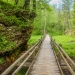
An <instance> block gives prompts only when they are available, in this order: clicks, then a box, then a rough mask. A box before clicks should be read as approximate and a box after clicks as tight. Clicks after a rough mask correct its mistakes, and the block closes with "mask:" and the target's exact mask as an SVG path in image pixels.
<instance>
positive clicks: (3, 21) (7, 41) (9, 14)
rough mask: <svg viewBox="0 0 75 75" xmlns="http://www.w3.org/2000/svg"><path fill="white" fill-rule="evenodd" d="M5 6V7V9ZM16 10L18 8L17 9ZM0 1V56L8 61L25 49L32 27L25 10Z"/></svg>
mask: <svg viewBox="0 0 75 75" xmlns="http://www.w3.org/2000/svg"><path fill="white" fill-rule="evenodd" d="M5 6H6V7H5ZM17 8H18V7H17ZM17 8H16V7H15V6H12V5H10V4H7V3H4V2H1V1H0V45H1V46H0V55H1V56H5V57H6V59H7V61H9V59H8V57H9V56H10V59H11V60H13V58H11V57H12V56H13V55H14V56H15V57H14V56H13V57H14V59H15V58H16V57H17V56H18V55H19V54H20V52H21V51H23V50H26V49H27V42H28V40H29V38H30V36H31V33H32V30H33V26H32V21H31V20H29V19H28V18H29V16H30V15H29V14H26V13H27V12H25V10H23V9H21V8H18V9H17Z"/></svg>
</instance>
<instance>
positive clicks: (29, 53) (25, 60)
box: [1, 35, 45, 75]
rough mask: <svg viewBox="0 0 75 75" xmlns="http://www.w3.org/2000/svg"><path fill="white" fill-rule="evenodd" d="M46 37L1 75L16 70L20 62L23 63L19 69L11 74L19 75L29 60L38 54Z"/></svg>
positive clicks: (6, 74)
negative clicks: (38, 49)
mask: <svg viewBox="0 0 75 75" xmlns="http://www.w3.org/2000/svg"><path fill="white" fill-rule="evenodd" d="M44 37H45V35H44V36H43V37H41V39H40V40H39V41H38V42H37V43H36V44H35V45H34V46H32V47H31V48H30V49H29V50H28V51H27V52H26V53H24V54H23V55H22V56H21V57H20V58H18V59H17V60H16V61H15V62H14V63H13V64H12V65H11V66H10V67H8V68H7V69H6V70H5V71H4V72H3V73H2V74H1V75H8V74H9V73H11V72H12V70H13V69H14V68H15V66H16V65H17V64H18V63H19V62H20V61H23V62H22V63H21V64H20V65H19V67H18V68H17V69H16V70H15V71H14V72H13V73H12V74H11V75H17V73H18V72H19V70H20V69H21V68H22V67H23V65H24V64H25V63H26V62H27V60H28V59H29V58H30V57H31V56H34V57H35V55H36V54H37V52H38V51H37V47H38V48H40V45H41V43H42V41H43V39H44Z"/></svg>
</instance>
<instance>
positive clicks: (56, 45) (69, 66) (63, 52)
mask: <svg viewBox="0 0 75 75" xmlns="http://www.w3.org/2000/svg"><path fill="white" fill-rule="evenodd" d="M51 42H52V45H53V46H54V47H56V48H57V49H58V52H59V53H60V56H59V57H61V58H62V59H63V60H64V62H65V64H66V65H67V68H68V70H69V71H70V73H71V74H72V75H75V72H74V70H73V68H72V66H73V67H74V68H75V63H74V62H73V61H72V59H71V58H70V57H69V56H68V55H67V54H66V53H65V51H64V50H63V49H62V48H61V47H60V46H59V45H58V44H57V43H56V42H55V41H54V40H53V39H52V38H51ZM59 60H60V61H59V63H61V59H59ZM67 60H68V61H69V62H70V63H69V62H68V61H67Z"/></svg>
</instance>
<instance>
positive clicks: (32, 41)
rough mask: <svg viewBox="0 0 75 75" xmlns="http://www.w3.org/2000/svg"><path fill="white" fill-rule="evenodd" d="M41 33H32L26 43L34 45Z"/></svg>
mask: <svg viewBox="0 0 75 75" xmlns="http://www.w3.org/2000/svg"><path fill="white" fill-rule="evenodd" d="M41 36H42V35H32V36H31V38H30V39H29V41H28V44H29V45H30V46H32V45H34V44H35V43H36V42H37V41H38V40H39V39H40V38H41Z"/></svg>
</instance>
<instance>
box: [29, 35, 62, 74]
mask: <svg viewBox="0 0 75 75" xmlns="http://www.w3.org/2000/svg"><path fill="white" fill-rule="evenodd" d="M29 75H61V74H60V71H59V68H58V65H57V63H56V59H55V56H54V53H53V50H52V48H51V45H50V37H49V35H46V38H45V39H44V41H43V43H42V46H41V49H40V53H39V55H38V57H37V59H36V61H35V63H34V65H33V68H32V70H31V72H30V74H29Z"/></svg>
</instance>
